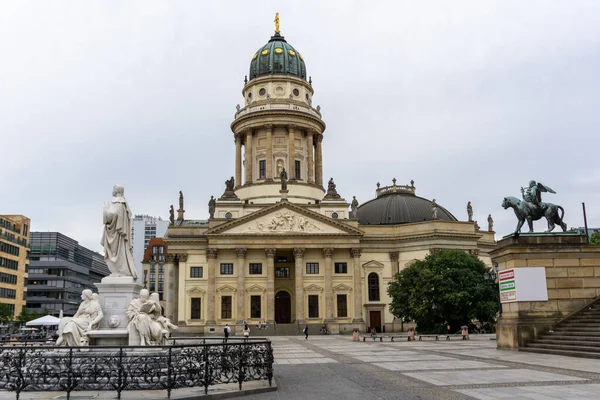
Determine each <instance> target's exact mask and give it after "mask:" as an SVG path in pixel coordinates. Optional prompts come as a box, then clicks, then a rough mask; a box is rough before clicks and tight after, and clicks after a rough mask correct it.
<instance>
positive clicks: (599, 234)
mask: <svg viewBox="0 0 600 400" xmlns="http://www.w3.org/2000/svg"><path fill="white" fill-rule="evenodd" d="M590 243H591V244H600V231H596V232H594V233H592V235H591V236H590Z"/></svg>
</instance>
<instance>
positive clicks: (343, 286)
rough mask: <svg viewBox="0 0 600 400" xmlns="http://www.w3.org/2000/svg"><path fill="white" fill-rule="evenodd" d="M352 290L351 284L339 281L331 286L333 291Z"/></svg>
mask: <svg viewBox="0 0 600 400" xmlns="http://www.w3.org/2000/svg"><path fill="white" fill-rule="evenodd" d="M351 290H352V287H351V286H348V285H346V284H345V283H340V284H339V285H336V286H334V287H333V291H334V292H349V291H351Z"/></svg>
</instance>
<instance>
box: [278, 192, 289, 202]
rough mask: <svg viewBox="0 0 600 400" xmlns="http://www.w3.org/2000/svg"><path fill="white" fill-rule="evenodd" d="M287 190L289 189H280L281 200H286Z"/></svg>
mask: <svg viewBox="0 0 600 400" xmlns="http://www.w3.org/2000/svg"><path fill="white" fill-rule="evenodd" d="M289 192H290V191H289V190H280V191H279V193H281V200H287V198H288V193H289Z"/></svg>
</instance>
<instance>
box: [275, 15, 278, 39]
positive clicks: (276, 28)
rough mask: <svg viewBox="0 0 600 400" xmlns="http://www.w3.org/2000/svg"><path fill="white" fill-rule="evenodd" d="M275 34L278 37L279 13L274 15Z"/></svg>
mask: <svg viewBox="0 0 600 400" xmlns="http://www.w3.org/2000/svg"><path fill="white" fill-rule="evenodd" d="M275 34H276V35H279V13H275Z"/></svg>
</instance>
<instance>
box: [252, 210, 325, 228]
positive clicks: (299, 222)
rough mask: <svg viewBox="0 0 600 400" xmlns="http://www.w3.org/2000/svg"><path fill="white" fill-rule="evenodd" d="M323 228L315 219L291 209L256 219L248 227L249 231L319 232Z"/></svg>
mask: <svg viewBox="0 0 600 400" xmlns="http://www.w3.org/2000/svg"><path fill="white" fill-rule="evenodd" d="M322 230H323V228H321V227H319V226H317V225H316V224H315V223H314V222H313V221H311V220H309V219H308V218H306V217H305V216H303V215H298V214H295V213H292V212H290V211H282V212H278V213H276V214H275V215H272V216H268V217H267V218H266V219H262V220H260V221H256V223H255V224H253V225H251V226H249V227H248V229H247V231H248V232H300V233H302V232H306V233H312V232H319V231H322Z"/></svg>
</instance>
